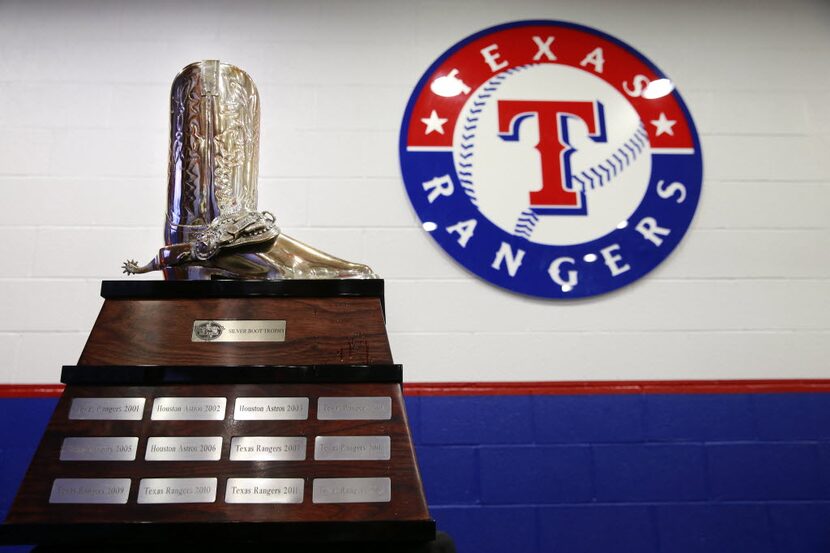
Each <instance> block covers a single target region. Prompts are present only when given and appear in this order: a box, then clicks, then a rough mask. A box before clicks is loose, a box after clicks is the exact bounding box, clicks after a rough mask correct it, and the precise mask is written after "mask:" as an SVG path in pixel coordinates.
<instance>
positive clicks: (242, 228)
mask: <svg viewBox="0 0 830 553" xmlns="http://www.w3.org/2000/svg"><path fill="white" fill-rule="evenodd" d="M258 171H259V93H258V92H257V89H256V86H255V85H254V82H253V80H252V79H251V77H250V76H249V75H248V74H247V73H246V72H245V71H243V70H242V69H240V68H238V67H236V66H233V65H230V64H227V63H220V62H219V61H217V60H206V61H201V62H196V63H192V64H190V65H188V66H187V67H185V68H184V69H182V71H181V73H179V74H178V75H177V76H176V78H175V79H174V80H173V86H172V87H171V91H170V159H169V167H168V198H167V205H168V207H167V221H166V224H165V228H164V240H165V246H164V247H163V248H161V249H160V250H159V253H158V255H157V256H156V257H155V258H154V259H153V260H152V261H150V262H149V263H147V264H146V265H143V266H139V265H138V264H137V263H136V262H135V261H133V260H130V261H127V262H126V263H124V264H123V269H124V272H125V273H127V274H135V273H147V272H150V271H157V270H161V271H163V272H164V276H165V278H166V279H168V280H204V279H212V278H227V279H245V280H251V279H253V280H282V279H345V278H378V277H377V275H375V273H374V272H373V271H372V269H370V268H369V267H368V266H366V265H361V264H359V263H351V262H348V261H344V260H342V259H339V258H337V257H334V256H331V255H329V254H327V253H324V252H321V251H319V250H317V249H315V248H312V247H311V246H308V245H306V244H303V243H302V242H300V241H298V240H295V239H293V238H291V237H289V236H286V235H285V234H282V233H281V232H280V229H279V227H278V226H277V224H276V220H275V218H274V216H273V215H271V213H269V212H267V211H262V212H260V211H258V210H257V176H258Z"/></svg>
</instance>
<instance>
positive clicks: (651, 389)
mask: <svg viewBox="0 0 830 553" xmlns="http://www.w3.org/2000/svg"><path fill="white" fill-rule="evenodd" d="M403 389H404V394H406V395H408V396H532V395H558V396H574V395H615V394H616V395H619V394H774V393H804V392H821V393H830V379H821V380H819V379H813V380H619V381H592V382H410V383H406V384H404V386H403ZM61 393H63V384H0V398H38V397H60V395H61Z"/></svg>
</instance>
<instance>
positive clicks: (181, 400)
mask: <svg viewBox="0 0 830 553" xmlns="http://www.w3.org/2000/svg"><path fill="white" fill-rule="evenodd" d="M227 402H228V400H227V398H224V397H157V398H156V399H155V400H154V401H153V414H152V415H151V418H152V420H154V421H195V420H208V421H221V420H223V419H224V418H225V405H226V404H227Z"/></svg>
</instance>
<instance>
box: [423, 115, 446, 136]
mask: <svg viewBox="0 0 830 553" xmlns="http://www.w3.org/2000/svg"><path fill="white" fill-rule="evenodd" d="M421 121H422V122H423V123H424V125H426V126H427V128H426V129H425V130H424V134H429V133H431V132H432V131H438V134H444V123H446V122H447V120H446V119H442V118H441V117H438V113H437V112H436V111H435V110H432V113H431V114H430V116H429V117H425V118H423V119H421Z"/></svg>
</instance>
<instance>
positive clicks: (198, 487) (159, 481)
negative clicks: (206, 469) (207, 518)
mask: <svg viewBox="0 0 830 553" xmlns="http://www.w3.org/2000/svg"><path fill="white" fill-rule="evenodd" d="M214 501H216V478H142V479H141V482H139V484H138V502H139V503H213V502H214Z"/></svg>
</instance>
